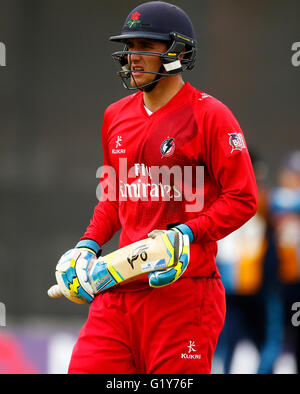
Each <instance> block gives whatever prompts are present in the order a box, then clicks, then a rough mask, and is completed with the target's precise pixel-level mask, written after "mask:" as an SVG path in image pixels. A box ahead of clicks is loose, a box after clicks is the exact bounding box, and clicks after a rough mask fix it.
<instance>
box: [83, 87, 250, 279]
mask: <svg viewBox="0 0 300 394" xmlns="http://www.w3.org/2000/svg"><path fill="white" fill-rule="evenodd" d="M102 145H103V151H104V165H105V166H110V167H111V168H112V169H113V170H112V171H111V172H112V173H113V172H115V175H116V179H115V180H114V177H111V174H110V175H109V173H108V171H106V170H105V168H107V167H104V169H103V172H102V177H101V185H102V191H103V194H102V198H101V199H100V200H99V203H98V204H97V205H96V207H95V210H94V214H93V217H92V219H91V222H90V224H89V226H88V227H87V230H86V232H85V234H84V236H83V237H82V238H81V239H87V238H89V239H93V240H95V241H96V242H98V243H99V244H100V245H103V244H104V243H106V242H107V241H109V240H110V239H111V237H112V236H113V235H114V233H115V232H117V231H118V230H119V229H121V228H122V231H121V235H120V241H119V247H123V246H125V245H128V244H130V243H132V242H135V241H138V240H140V239H143V238H146V237H147V234H148V233H149V232H150V231H152V230H154V229H166V226H167V224H170V223H176V222H180V223H184V224H187V225H188V226H190V228H191V229H192V231H193V233H194V241H193V243H192V244H191V249H190V252H191V254H190V263H189V266H188V268H187V270H186V271H185V273H184V276H185V277H211V276H215V277H219V273H218V270H217V267H216V262H215V257H216V254H217V240H219V239H221V238H223V237H225V236H226V235H228V234H229V233H231V232H232V231H234V230H236V229H237V228H239V227H240V226H241V225H243V224H244V223H245V222H246V221H248V220H249V219H250V218H251V217H252V216H253V215H254V214H255V212H256V208H257V188H256V182H255V177H254V173H253V168H252V164H251V161H250V157H249V153H248V150H247V146H246V142H245V139H244V135H243V132H242V130H241V128H240V126H239V124H238V122H237V120H236V119H235V117H234V116H233V114H232V113H231V111H230V110H229V109H228V108H227V107H226V106H225V105H224V104H223V103H221V102H220V101H218V100H217V99H215V98H213V97H211V96H209V95H207V94H205V93H203V92H201V91H199V90H197V89H195V88H194V87H192V86H191V85H190V84H189V83H185V85H184V87H183V88H182V89H181V90H180V91H179V92H178V93H177V94H176V96H174V97H173V98H172V99H171V100H170V101H169V102H168V103H167V104H166V105H165V106H164V107H162V108H160V109H159V110H157V111H155V112H154V113H153V114H152V115H148V114H147V112H146V110H145V108H144V104H143V93H142V92H138V93H135V94H132V95H130V96H127V97H125V98H123V99H121V100H120V101H118V102H116V103H113V104H112V105H110V106H109V107H108V108H107V110H106V111H105V114H104V119H103V125H102ZM198 170H199V171H198ZM168 171H169V173H168ZM197 171H198V172H197ZM165 174H167V175H168V176H165ZM202 177H203V180H204V185H203V184H202V182H201V180H202ZM114 194H115V195H114ZM105 195H106V197H105V198H106V200H105V198H104V196H105ZM108 195H109V198H108V197H107V196H108ZM192 197H193V198H194V200H193V199H192ZM112 199H114V200H115V201H111V200H112ZM137 283H138V285H141V286H142V285H143V286H145V284H147V278H146V279H141V280H139V281H137V282H136V283H135V284H137ZM127 286H128V285H127ZM131 286H132V284H131Z"/></svg>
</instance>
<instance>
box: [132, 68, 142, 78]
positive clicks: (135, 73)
mask: <svg viewBox="0 0 300 394" xmlns="http://www.w3.org/2000/svg"><path fill="white" fill-rule="evenodd" d="M143 72H144V67H141V66H133V67H132V74H133V76H138V75H141V74H143Z"/></svg>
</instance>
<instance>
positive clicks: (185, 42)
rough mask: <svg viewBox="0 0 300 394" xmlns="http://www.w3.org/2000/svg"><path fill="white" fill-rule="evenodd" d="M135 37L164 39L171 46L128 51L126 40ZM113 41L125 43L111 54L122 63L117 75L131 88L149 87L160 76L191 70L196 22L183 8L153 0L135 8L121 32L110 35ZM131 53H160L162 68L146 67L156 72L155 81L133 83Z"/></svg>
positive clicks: (150, 88)
mask: <svg viewBox="0 0 300 394" xmlns="http://www.w3.org/2000/svg"><path fill="white" fill-rule="evenodd" d="M133 38H146V39H152V40H158V41H163V42H166V44H167V48H168V49H167V51H166V52H164V53H159V52H147V51H146V52H141V51H139V52H137V51H129V50H128V47H127V45H126V42H127V40H129V39H133ZM110 41H114V42H122V43H124V44H125V47H124V49H123V51H119V52H114V53H113V54H112V57H113V59H114V60H116V61H117V62H119V63H120V64H121V67H122V69H121V70H120V71H119V72H118V76H120V77H121V78H122V81H123V85H124V87H126V88H127V89H129V90H137V89H139V90H145V91H150V90H152V89H153V88H154V87H155V86H156V83H157V82H158V81H159V80H160V79H163V78H166V77H168V76H171V75H176V74H179V73H181V72H183V71H186V70H189V71H190V70H192V69H193V68H194V65H195V59H196V46H197V42H196V38H195V31H194V27H193V24H192V22H191V20H190V18H189V17H188V15H187V14H186V13H185V12H184V11H183V10H182V9H181V8H179V7H177V6H175V5H173V4H170V3H166V2H163V1H150V2H147V3H143V4H140V5H139V6H137V7H136V8H134V9H133V10H132V11H131V12H130V13H129V15H128V16H127V18H126V20H125V23H124V26H123V29H122V31H121V34H120V35H118V36H113V37H110ZM130 54H140V55H148V56H158V57H160V59H161V62H162V66H161V68H160V70H159V72H156V73H154V72H149V71H148V72H147V71H144V72H145V73H150V74H155V75H156V77H155V79H154V81H153V82H151V83H150V84H147V85H143V86H139V87H138V86H137V84H136V83H135V87H132V86H130V80H131V78H132V79H133V81H134V77H133V75H132V70H131V68H130V67H131V66H130V61H129V60H128V59H129V55H130ZM182 55H183V57H182ZM134 82H135V81H134Z"/></svg>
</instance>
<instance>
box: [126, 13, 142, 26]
mask: <svg viewBox="0 0 300 394" xmlns="http://www.w3.org/2000/svg"><path fill="white" fill-rule="evenodd" d="M140 16H141V14H140V13H138V12H137V11H136V12H135V13H134V14H132V15H131V20H130V21H128V22H127V24H128V26H129V28H130V29H131V28H132V27H136V25H137V24H139V23H141V21H140Z"/></svg>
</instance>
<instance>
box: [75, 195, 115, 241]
mask: <svg viewBox="0 0 300 394" xmlns="http://www.w3.org/2000/svg"><path fill="white" fill-rule="evenodd" d="M120 228H121V223H120V221H119V214H118V203H117V202H112V201H99V203H98V204H97V205H96V207H95V209H94V214H93V217H92V219H91V221H90V224H89V225H88V227H87V229H86V231H85V233H84V235H83V236H82V237H81V240H83V239H92V240H94V241H96V242H97V243H98V244H99V245H100V246H102V245H104V244H105V243H106V242H108V241H109V240H110V239H111V238H112V237H113V235H114V234H115V233H116V232H117V231H118V230H120Z"/></svg>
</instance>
